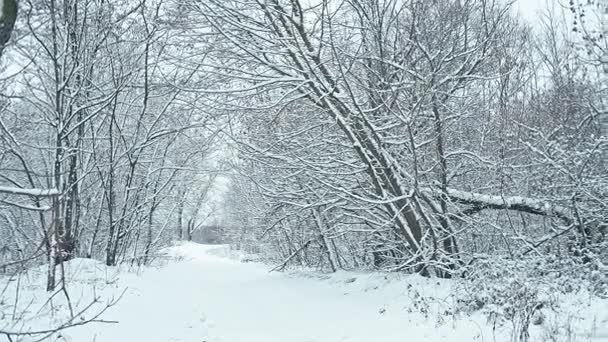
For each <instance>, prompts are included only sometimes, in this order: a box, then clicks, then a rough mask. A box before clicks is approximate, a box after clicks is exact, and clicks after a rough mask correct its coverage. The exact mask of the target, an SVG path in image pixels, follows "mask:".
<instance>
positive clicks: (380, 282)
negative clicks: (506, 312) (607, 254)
mask: <svg viewBox="0 0 608 342" xmlns="http://www.w3.org/2000/svg"><path fill="white" fill-rule="evenodd" d="M271 269H272V266H269V265H265V264H262V263H258V262H255V261H252V260H251V258H248V257H244V256H242V255H238V254H235V253H233V252H231V250H230V248H229V247H228V246H208V245H200V244H195V243H179V244H176V245H175V246H173V247H170V248H167V249H165V250H164V251H163V255H162V256H161V257H159V258H158V259H157V260H156V261H155V263H154V264H153V266H147V267H140V268H138V267H127V266H121V267H107V266H105V265H103V263H101V262H98V261H94V260H89V259H76V260H72V261H70V262H67V263H66V265H65V272H66V277H67V278H66V279H67V282H66V286H67V293H68V295H69V298H70V303H71V306H72V313H73V316H74V318H73V319H71V320H70V323H71V324H79V322H80V323H84V322H87V321H89V320H94V322H89V323H87V324H83V325H77V326H74V327H70V328H68V329H65V330H62V331H61V332H59V333H55V334H52V335H51V334H38V335H32V336H27V335H19V336H17V335H15V336H13V337H11V339H12V341H38V340H41V339H43V338H44V339H47V340H50V341H75V342H88V341H91V342H93V341H96V342H139V341H142V342H170V341H185V342H186V341H187V342H397V341H399V342H405V341H412V342H417V341H432V342H435V341H452V342H457V341H467V342H469V341H498V342H500V341H512V340H513V338H514V336H513V328H514V327H513V326H512V325H511V324H509V323H508V322H506V323H505V322H503V323H502V324H496V323H495V322H492V321H491V320H489V319H488V317H487V316H486V315H484V314H482V313H473V314H466V315H465V314H453V313H452V314H450V312H452V311H451V308H453V307H454V306H455V305H456V303H455V301H456V300H455V299H454V296H453V295H452V293H453V292H454V291H453V290H454V287H455V286H457V284H458V281H456V280H438V279H429V278H423V277H420V276H417V275H403V274H383V273H375V272H369V273H362V272H359V273H352V272H337V273H333V274H323V273H319V272H314V271H310V270H298V271H289V272H269V270H271ZM44 284H45V269H44V268H40V269H32V270H30V271H28V272H26V273H23V274H22V275H19V276H13V277H12V278H10V279H9V278H8V276H5V277H4V278H2V276H1V275H0V285H2V286H3V287H2V288H0V291H2V292H0V293H2V296H1V297H0V298H4V301H3V302H0V331H13V332H16V331H34V330H43V329H47V328H49V327H53V326H55V327H56V326H58V325H61V324H64V323H66V320H69V319H70V313H69V312H70V309H69V306H68V304H67V300H66V295H65V293H64V292H63V291H58V292H56V293H50V294H49V293H47V292H46V291H45V290H44ZM17 289H19V293H18V296H17V293H16V290H17ZM50 296H52V298H51V299H49V297H50ZM563 302H564V306H565V307H567V309H568V315H559V314H557V315H555V316H549V315H548V316H547V318H546V319H545V320H544V322H543V324H541V325H534V326H531V328H530V329H531V334H530V341H562V340H563V341H593V342H596V341H608V301H606V300H598V299H594V298H591V297H588V296H580V295H573V296H570V297H568V298H563ZM104 308H106V310H105V311H104ZM83 309H86V310H84V312H81V311H83ZM102 311H103V312H102ZM100 312H102V313H101V314H99V313H100ZM562 324H567V325H565V326H566V327H567V328H566V329H561V327H562ZM2 339H4V336H2V335H0V340H2ZM11 339H6V340H7V341H9V340H11Z"/></svg>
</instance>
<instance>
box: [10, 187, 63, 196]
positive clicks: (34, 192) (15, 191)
mask: <svg viewBox="0 0 608 342" xmlns="http://www.w3.org/2000/svg"><path fill="white" fill-rule="evenodd" d="M0 193H5V194H11V195H23V196H34V197H53V196H58V195H61V192H60V191H59V190H57V189H24V188H15V187H10V186H0Z"/></svg>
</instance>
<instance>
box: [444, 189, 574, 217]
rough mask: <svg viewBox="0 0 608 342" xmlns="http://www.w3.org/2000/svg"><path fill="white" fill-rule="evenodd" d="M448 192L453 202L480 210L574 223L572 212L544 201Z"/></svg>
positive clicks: (455, 191)
mask: <svg viewBox="0 0 608 342" xmlns="http://www.w3.org/2000/svg"><path fill="white" fill-rule="evenodd" d="M446 191H447V196H448V197H449V198H450V199H451V200H452V201H454V202H458V203H463V204H469V205H472V206H474V207H475V208H476V209H478V210H483V209H508V210H515V211H521V212H526V213H530V214H536V215H544V216H554V217H557V218H560V219H562V220H564V221H566V222H567V223H568V224H571V223H572V221H573V220H572V217H571V213H570V210H568V209H567V208H565V207H561V206H556V205H553V204H551V203H549V202H547V201H543V200H538V199H533V198H528V197H521V196H499V195H484V194H479V193H474V192H467V191H460V190H454V189H447V190H446Z"/></svg>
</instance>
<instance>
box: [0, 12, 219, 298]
mask: <svg viewBox="0 0 608 342" xmlns="http://www.w3.org/2000/svg"><path fill="white" fill-rule="evenodd" d="M5 4H6V2H5ZM171 6H172V5H171V4H170V3H169V2H166V1H162V0H160V1H138V2H132V1H125V2H122V3H116V4H113V5H112V6H111V5H110V4H109V3H107V2H103V1H102V2H99V1H95V0H87V1H75V0H74V1H72V0H52V1H50V2H49V1H25V2H21V3H20V13H21V15H20V18H19V21H18V22H17V24H16V27H18V29H19V32H20V35H21V36H20V39H19V40H18V42H17V43H16V44H15V46H14V47H12V49H11V52H10V57H11V60H13V61H15V62H14V63H15V64H18V65H14V66H15V67H17V68H20V69H21V70H20V71H19V72H17V73H16V74H15V75H12V78H11V79H10V82H11V87H5V88H4V89H3V95H4V99H7V100H6V102H5V104H4V107H3V111H2V116H1V117H0V123H1V124H2V125H0V130H1V131H2V134H0V203H2V207H0V222H2V224H0V231H2V232H3V234H8V236H10V237H11V240H12V241H11V242H7V243H9V244H11V243H14V244H16V245H18V246H20V248H21V250H22V254H23V255H36V254H37V253H38V251H39V250H40V249H41V248H42V250H44V251H45V255H46V257H47V262H48V264H49V277H48V284H47V288H48V289H49V290H52V289H53V288H54V287H55V285H56V284H57V281H56V278H55V270H56V265H58V264H60V263H62V262H63V261H65V260H68V259H71V258H73V257H77V256H81V257H95V258H103V259H104V260H105V262H106V264H108V265H116V264H117V263H119V262H122V261H130V262H138V263H140V262H147V261H149V260H150V258H151V257H153V254H154V250H155V249H156V248H157V247H158V246H159V245H162V244H166V243H167V242H169V241H170V240H171V239H173V238H175V237H176V234H175V230H176V226H177V208H178V205H177V203H178V201H176V200H181V199H180V198H179V194H180V189H181V188H182V184H185V183H184V182H183V180H184V179H197V180H198V182H196V183H195V182H192V183H189V184H188V185H187V186H188V189H189V191H191V192H192V193H196V192H197V191H201V192H204V191H206V190H205V189H208V188H210V187H211V186H212V184H211V183H212V182H213V178H212V177H206V176H205V175H206V174H213V173H214V170H213V168H211V167H203V165H204V164H205V163H206V160H207V158H208V157H209V156H210V155H211V154H212V153H213V148H214V144H215V142H216V140H217V137H218V134H217V130H218V127H217V126H215V123H214V121H213V120H212V119H213V115H212V113H209V112H205V111H202V110H200V108H201V107H200V106H201V102H200V100H198V99H197V98H196V97H193V96H192V95H191V94H188V93H185V92H184V91H183V90H182V89H180V88H179V86H178V85H179V84H180V83H184V82H187V81H188V80H190V79H191V78H192V77H193V71H192V70H187V69H183V68H175V67H174V60H173V58H175V57H176V55H175V53H176V50H175V49H174V47H173V46H172V45H171V42H172V40H173V39H174V35H175V31H173V30H174V28H173V27H172V24H171V23H170V22H168V21H166V20H163V18H161V14H162V13H163V11H166V10H169V9H171V8H172V7H171ZM3 18H4V17H3ZM202 200H205V198H203V199H202ZM193 220H195V219H193ZM192 224H193V225H196V224H199V222H198V221H197V222H194V221H193V223H192ZM15 230H16V231H17V232H19V234H15ZM5 231H7V232H5ZM24 239H25V240H24Z"/></svg>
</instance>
